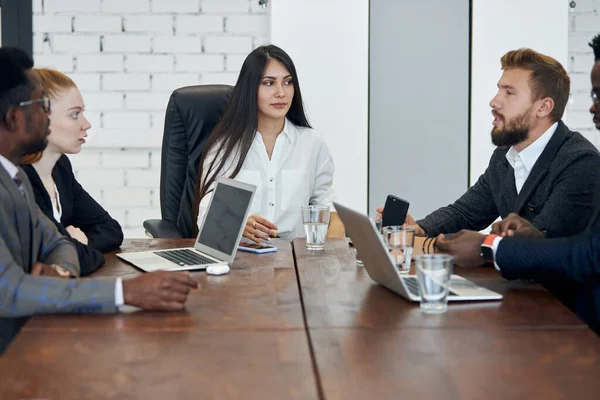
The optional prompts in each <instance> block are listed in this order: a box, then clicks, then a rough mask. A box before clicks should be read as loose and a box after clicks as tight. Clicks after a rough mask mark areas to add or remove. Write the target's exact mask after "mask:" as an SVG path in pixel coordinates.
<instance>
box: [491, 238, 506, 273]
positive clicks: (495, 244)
mask: <svg viewBox="0 0 600 400" xmlns="http://www.w3.org/2000/svg"><path fill="white" fill-rule="evenodd" d="M502 239H503V237H502V236H498V237H496V238H494V241H493V242H492V253H493V256H494V267H496V269H497V270H498V271H500V267H499V266H498V263H497V262H496V251H498V246H499V245H500V241H501V240H502Z"/></svg>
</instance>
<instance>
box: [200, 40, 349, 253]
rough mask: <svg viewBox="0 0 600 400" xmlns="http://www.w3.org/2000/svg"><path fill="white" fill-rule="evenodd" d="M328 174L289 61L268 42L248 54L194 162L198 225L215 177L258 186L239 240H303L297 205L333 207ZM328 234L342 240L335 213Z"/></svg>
mask: <svg viewBox="0 0 600 400" xmlns="http://www.w3.org/2000/svg"><path fill="white" fill-rule="evenodd" d="M333 174H334V165H333V159H332V158H331V154H330V153H329V150H328V149H327V145H326V144H325V139H324V138H323V136H321V135H320V134H318V133H317V132H315V131H314V130H313V129H312V128H311V126H310V124H309V123H308V120H307V118H306V115H305V114H304V105H303V103H302V95H301V93H300V85H299V83H298V76H297V74H296V68H295V67H294V63H293V62H292V60H291V58H290V57H289V56H288V55H287V53H286V52H285V51H283V50H282V49H280V48H279V47H277V46H273V45H269V46H261V47H259V48H257V49H256V50H254V51H252V52H251V53H250V54H249V55H248V57H246V60H245V61H244V64H243V65H242V70H241V72H240V76H239V78H238V81H237V83H236V86H235V88H234V90H233V94H232V96H231V100H230V102H229V104H228V106H227V108H226V109H225V112H224V113H223V116H222V117H221V119H220V120H219V123H218V124H217V126H216V127H215V129H214V130H213V132H212V134H211V135H210V137H209V138H208V140H207V143H206V146H205V149H204V152H203V155H202V159H201V161H200V170H199V171H198V185H197V196H196V198H197V202H196V204H198V210H197V213H196V214H197V215H198V224H200V223H201V221H202V217H203V215H204V213H205V212H206V207H207V206H208V202H209V200H210V196H211V192H212V190H213V188H214V185H215V181H216V179H217V178H219V177H221V176H225V177H228V178H233V179H236V180H239V181H242V182H246V183H250V184H252V185H255V186H256V187H257V190H256V193H255V196H254V200H253V202H252V206H251V210H250V214H251V215H250V217H249V218H248V221H247V222H246V227H245V229H244V237H246V238H248V239H250V240H253V241H255V242H259V241H260V240H261V239H268V238H269V237H275V236H280V237H295V236H301V235H302V216H301V206H304V205H308V204H318V205H328V206H331V204H332V201H333V200H334V196H335V195H334V190H333ZM328 234H329V236H343V226H342V224H341V221H340V220H339V218H338V217H337V214H335V213H332V215H331V218H330V224H329V233H328Z"/></svg>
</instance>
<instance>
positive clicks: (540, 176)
mask: <svg viewBox="0 0 600 400" xmlns="http://www.w3.org/2000/svg"><path fill="white" fill-rule="evenodd" d="M509 148H510V147H508V146H503V147H498V148H497V149H496V150H495V151H494V154H493V155H492V158H491V159H490V163H489V166H488V168H487V169H486V171H485V172H484V174H483V175H481V176H480V177H479V180H478V181H477V183H475V185H473V186H472V187H471V188H469V190H467V192H466V193H465V194H464V195H463V196H462V197H461V198H460V199H458V200H457V201H456V202H455V203H454V204H451V205H449V206H447V207H443V208H440V209H439V210H437V211H434V212H433V213H431V214H429V215H428V216H427V217H425V218H424V219H422V220H419V221H417V224H419V226H421V227H422V228H423V229H424V230H425V232H426V233H427V235H428V236H437V235H438V234H440V233H453V232H457V231H459V230H461V229H470V230H476V231H478V230H481V229H484V228H486V227H487V226H489V225H490V224H491V223H492V222H494V221H495V220H496V219H497V218H498V217H502V218H505V217H506V216H507V215H508V214H510V213H511V212H514V213H517V214H519V215H520V216H521V217H523V218H526V219H527V220H529V221H531V222H532V223H533V225H534V226H535V227H536V228H538V229H540V230H543V231H545V232H546V236H547V237H566V236H573V235H575V234H577V233H580V232H582V231H583V230H584V229H585V228H586V226H587V224H588V222H589V219H590V217H591V216H592V214H593V213H594V210H595V208H596V206H598V205H600V154H599V153H598V150H596V148H595V147H594V145H592V144H591V143H590V142H589V141H588V140H587V139H585V138H584V137H583V136H581V134H579V133H578V132H573V131H570V130H569V129H568V128H567V127H566V126H565V124H564V123H563V122H562V121H559V122H558V127H557V128H556V131H555V132H554V135H553V136H552V138H551V139H550V141H549V142H548V144H547V145H546V148H545V149H544V151H543V152H542V154H541V155H540V157H539V158H538V160H537V162H536V163H535V165H534V166H533V168H532V170H531V172H530V174H529V176H528V177H527V180H526V181H525V184H524V185H523V188H522V189H521V192H520V193H519V194H518V195H517V189H516V187H515V175H514V170H513V168H512V167H511V165H510V164H509V162H508V160H507V159H506V152H507V151H508V150H509Z"/></svg>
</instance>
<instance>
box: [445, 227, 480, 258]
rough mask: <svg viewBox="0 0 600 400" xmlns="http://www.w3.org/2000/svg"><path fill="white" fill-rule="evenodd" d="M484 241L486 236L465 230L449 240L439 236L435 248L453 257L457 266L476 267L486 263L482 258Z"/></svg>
mask: <svg viewBox="0 0 600 400" xmlns="http://www.w3.org/2000/svg"><path fill="white" fill-rule="evenodd" d="M484 240H485V235H482V234H481V233H479V232H474V231H468V230H466V229H463V230H462V231H460V232H458V233H457V234H455V235H452V238H451V239H448V240H446V239H444V235H443V234H441V235H439V236H438V238H437V241H436V243H435V246H436V248H437V249H438V250H440V251H443V252H445V253H449V254H450V255H452V256H453V257H454V263H455V264H456V265H460V266H461V267H476V266H478V265H483V264H484V263H485V262H484V260H483V258H481V244H482V243H483V241H484Z"/></svg>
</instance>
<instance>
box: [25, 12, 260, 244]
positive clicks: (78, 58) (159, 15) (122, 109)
mask: <svg viewBox="0 0 600 400" xmlns="http://www.w3.org/2000/svg"><path fill="white" fill-rule="evenodd" d="M32 3H33V13H34V15H33V30H34V56H35V62H36V65H37V66H48V67H54V68H56V69H58V70H60V71H62V72H65V73H67V74H68V75H69V76H71V78H72V79H73V80H74V81H75V83H76V84H77V85H78V86H79V88H80V90H81V91H82V94H83V99H84V102H85V104H86V116H87V117H88V119H89V120H90V122H91V124H92V129H91V130H90V135H89V137H88V142H87V144H86V145H85V146H84V149H83V151H82V152H81V153H80V154H76V155H72V156H71V157H70V158H71V160H72V163H73V167H74V169H75V173H76V175H77V177H78V179H79V180H80V182H81V184H82V185H83V187H84V188H85V189H86V190H87V191H88V192H89V193H90V194H91V195H92V196H94V198H95V199H96V200H97V201H98V202H99V203H100V204H102V205H103V206H104V207H105V208H106V209H107V210H108V211H109V212H110V213H111V215H112V216H113V217H114V218H115V219H117V220H118V221H119V222H120V223H121V225H122V226H123V230H124V233H125V237H142V236H143V232H144V231H143V228H142V222H143V221H144V220H145V219H148V218H160V204H159V180H160V157H161V153H160V146H161V143H162V132H163V126H164V118H165V108H166V105H167V102H168V100H169V96H170V94H171V92H172V91H173V90H174V89H176V88H178V87H182V86H189V85H197V84H200V83H204V84H206V83H229V84H234V83H235V81H236V79H237V75H238V73H239V70H240V68H241V65H242V62H243V60H244V58H245V57H246V55H247V54H248V53H249V52H250V51H251V50H252V49H253V48H254V47H256V46H259V45H261V44H265V43H268V42H269V39H268V37H269V19H268V18H269V17H268V14H267V12H268V10H265V9H262V8H259V7H258V6H257V4H255V3H257V0H43V1H42V0H32Z"/></svg>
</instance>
